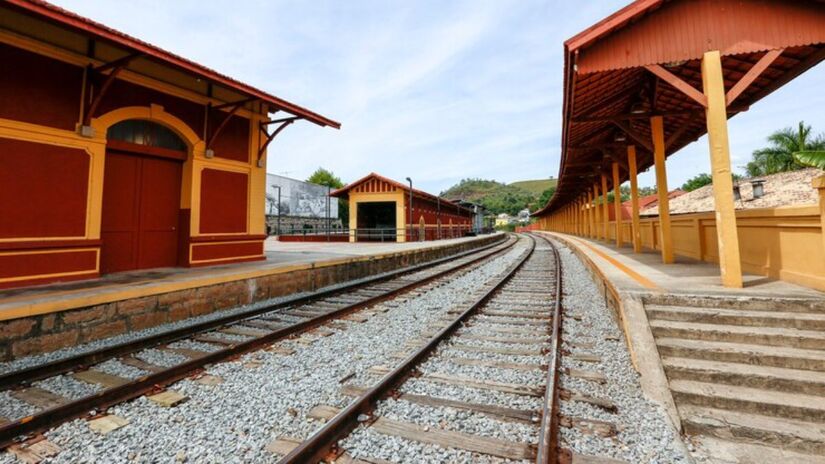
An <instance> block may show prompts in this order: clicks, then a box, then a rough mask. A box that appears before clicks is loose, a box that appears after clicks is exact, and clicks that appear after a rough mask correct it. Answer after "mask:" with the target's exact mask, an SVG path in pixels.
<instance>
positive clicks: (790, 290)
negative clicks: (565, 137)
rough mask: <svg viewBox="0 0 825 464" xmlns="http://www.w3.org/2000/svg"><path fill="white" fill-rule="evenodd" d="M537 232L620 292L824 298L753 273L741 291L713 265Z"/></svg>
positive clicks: (613, 244)
mask: <svg viewBox="0 0 825 464" xmlns="http://www.w3.org/2000/svg"><path fill="white" fill-rule="evenodd" d="M539 233H542V234H547V235H550V236H557V237H559V238H562V239H563V240H565V241H567V242H568V243H570V244H572V245H574V246H576V247H577V248H578V249H579V250H580V251H581V252H582V253H584V255H585V256H587V257H588V258H589V259H590V260H591V261H592V262H593V264H594V265H596V266H597V267H598V268H599V270H600V271H601V272H602V273H603V274H604V277H605V278H606V279H607V280H608V281H610V282H611V283H612V284H613V285H614V286H615V287H616V289H617V290H618V291H619V292H631V293H673V294H691V295H711V296H733V297H746V296H754V297H776V298H823V299H825V293H823V292H820V291H818V290H815V289H811V288H808V287H803V286H800V285H796V284H792V283H789V282H784V281H781V280H776V279H772V278H769V277H765V276H759V275H753V274H744V275H743V276H742V277H743V280H744V287H743V288H741V289H734V288H726V287H723V286H722V283H721V277H720V273H719V265H718V264H716V263H706V262H702V261H697V260H693V259H690V258H685V257H681V256H677V257H676V262H675V263H673V264H663V263H662V256H661V254H660V253H659V252H658V251H653V250H645V251H643V252H641V253H634V252H633V248H632V246H629V245H625V246H623V247H622V248H616V246H615V243H613V242H610V243H608V242H604V241H598V240H593V239H589V238H583V237H578V236H573V235H567V234H559V233H555V232H539Z"/></svg>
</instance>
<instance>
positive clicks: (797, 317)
mask: <svg viewBox="0 0 825 464" xmlns="http://www.w3.org/2000/svg"><path fill="white" fill-rule="evenodd" d="M646 309H647V315H648V318H649V319H651V320H666V321H682V322H700V323H705V324H726V325H740V326H749V327H780V328H786V329H800V330H816V331H825V313H818V314H813V313H799V312H779V311H775V312H768V311H745V310H741V309H717V308H689V307H686V306H660V305H650V306H647V307H646Z"/></svg>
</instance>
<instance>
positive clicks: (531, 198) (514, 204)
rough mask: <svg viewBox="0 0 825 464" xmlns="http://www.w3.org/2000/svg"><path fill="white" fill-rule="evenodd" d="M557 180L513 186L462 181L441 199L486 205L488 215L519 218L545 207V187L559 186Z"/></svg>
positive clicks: (514, 184) (444, 193) (478, 180)
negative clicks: (543, 194)
mask: <svg viewBox="0 0 825 464" xmlns="http://www.w3.org/2000/svg"><path fill="white" fill-rule="evenodd" d="M555 182H556V181H555V180H550V179H547V180H530V181H523V182H514V183H512V184H510V185H507V184H504V183H501V182H496V181H494V180H486V179H462V180H461V182H459V183H458V184H456V185H453V186H452V187H450V188H449V189H447V190H446V191H444V192H441V196H443V197H444V198H446V199H448V200H467V201H472V202H475V203H480V204H481V205H483V206H484V207H485V208H486V209H487V211H488V212H490V213H493V214H499V213H507V214H510V215H515V214H517V213H518V212H519V211H521V210H522V209H524V208H529V209H530V210H531V211H532V210H535V209H538V208H540V207H542V206H544V205H543V204H541V205H540V204H538V203H539V202H540V200H539V198H540V197H541V194H542V192H543V190H540V187H541V186H542V185H547V187H550V186H553V185H555ZM519 184H527V185H528V186H529V187H530V189H531V190H528V189H527V188H522V187H520V186H519Z"/></svg>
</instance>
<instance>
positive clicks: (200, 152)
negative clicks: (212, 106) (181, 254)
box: [90, 105, 206, 238]
mask: <svg viewBox="0 0 825 464" xmlns="http://www.w3.org/2000/svg"><path fill="white" fill-rule="evenodd" d="M129 119H143V120H147V121H152V122H156V123H158V124H162V125H163V126H165V127H167V128H169V129H170V130H172V131H173V132H175V133H176V134H177V135H178V136H180V138H181V139H182V140H183V141H184V142H185V143H186V145H187V147H188V151H189V156H188V157H187V158H186V162H184V164H183V169H182V177H181V192H180V208H181V209H191V207H192V204H193V200H194V201H195V203H197V200H195V198H194V196H195V195H196V194H198V192H196V190H198V191H199V189H196V188H193V185H192V183H193V173H194V159H195V158H203V156H204V153H205V151H206V143H205V142H204V141H203V140H202V139H201V138H200V137H199V136H198V134H196V133H195V131H193V130H192V128H190V127H189V125H187V124H186V123H185V122H183V120H181V119H180V118H178V117H176V116H175V115H173V114H171V113H168V112H166V111H165V110H164V109H163V107H162V106H160V105H150V106H126V107H123V108H118V109H116V110H112V111H110V112H108V113H106V114H103V115H101V116H99V117H97V118H92V120H91V126H92V131H93V134H94V138H95V139H98V140H99V141H101V142H102V143H100V144H96V149H95V153H94V155H93V157H92V163H93V167H92V182H91V185H92V189H91V192H90V194H91V195H92V201H91V206H92V208H91V211H90V214H91V221H90V222H91V228H90V229H91V235H92V237H94V238H100V224H101V215H102V211H103V182H104V179H103V173H104V172H105V171H104V168H105V160H106V132H107V131H108V130H109V128H110V127H112V126H113V125H115V124H117V123H119V122H121V121H126V120H129ZM194 213H195V212H193V216H194V215H195V214H194ZM190 228H191V223H190Z"/></svg>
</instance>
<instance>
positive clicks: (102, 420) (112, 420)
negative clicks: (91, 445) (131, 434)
mask: <svg viewBox="0 0 825 464" xmlns="http://www.w3.org/2000/svg"><path fill="white" fill-rule="evenodd" d="M127 425H129V420H128V419H124V418H122V417H120V416H115V415H114V414H107V415H105V416H100V417H96V418H94V419H91V420H90V421H89V428H90V429H92V430H93V431H94V432H97V433H99V434H101V435H106V434H107V433H109V432H113V431H115V430H117V429H119V428H122V427H126V426H127Z"/></svg>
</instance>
